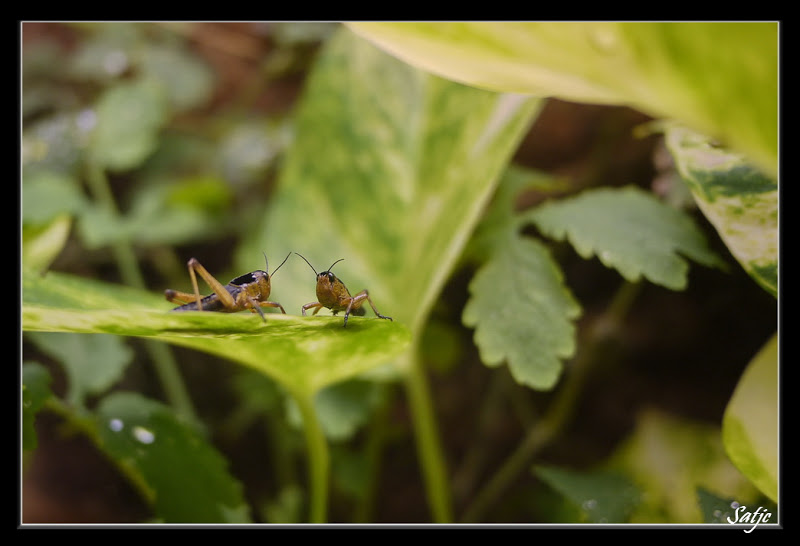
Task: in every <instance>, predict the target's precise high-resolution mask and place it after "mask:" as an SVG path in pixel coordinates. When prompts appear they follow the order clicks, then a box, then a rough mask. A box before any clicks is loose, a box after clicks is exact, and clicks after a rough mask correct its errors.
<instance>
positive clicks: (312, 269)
mask: <svg viewBox="0 0 800 546" xmlns="http://www.w3.org/2000/svg"><path fill="white" fill-rule="evenodd" d="M295 254H297V255H298V256H300V257H301V258H303V260H304V261H305V262H306V263H307V264H308V267H310V268H311V271H313V272H314V275H317V270H316V269H314V266H313V265H311V262H309V261H308V260H306V258H305V256H303V255H302V254H298V253H297V252H295Z"/></svg>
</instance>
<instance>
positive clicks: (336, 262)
mask: <svg viewBox="0 0 800 546" xmlns="http://www.w3.org/2000/svg"><path fill="white" fill-rule="evenodd" d="M343 260H344V258H339V259H338V260H336V261H335V262H333V263H332V264H331V266H330V267H329V268H328V271H330V270H331V269H333V266H334V265H336V264H338V263H339V262H341V261H343Z"/></svg>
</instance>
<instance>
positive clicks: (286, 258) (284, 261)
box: [264, 252, 305, 277]
mask: <svg viewBox="0 0 800 546" xmlns="http://www.w3.org/2000/svg"><path fill="white" fill-rule="evenodd" d="M291 255H292V253H291V252H290V253H289V254H287V255H286V257H285V258H284V259H283V261H282V262H281V265H279V266H278V267H276V268H275V271H273V272H272V275H274V274H275V273H276V272H277V271H278V270H279V269H280V268H281V266H282V265H283V264H285V263H286V260H288V259H289V256H291ZM264 259H265V260H266V259H267V255H266V254H264ZM303 259H304V260H305V258H303ZM267 272H269V262H267ZM272 275H270V277H271V276H272Z"/></svg>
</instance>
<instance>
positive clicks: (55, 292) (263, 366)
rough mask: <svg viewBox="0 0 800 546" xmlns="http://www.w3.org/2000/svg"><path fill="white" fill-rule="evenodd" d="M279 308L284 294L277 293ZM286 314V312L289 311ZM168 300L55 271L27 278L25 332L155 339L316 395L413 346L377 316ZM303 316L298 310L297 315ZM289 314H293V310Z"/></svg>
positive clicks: (405, 331) (25, 274)
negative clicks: (209, 309) (187, 307)
mask: <svg viewBox="0 0 800 546" xmlns="http://www.w3.org/2000/svg"><path fill="white" fill-rule="evenodd" d="M272 299H273V301H275V300H277V301H280V292H279V291H278V290H277V289H274V291H273V298H272ZM284 307H285V306H284ZM171 308H172V305H171V304H169V303H168V302H167V301H166V300H164V297H163V295H159V294H153V293H148V292H142V291H140V290H134V289H130V288H126V287H124V286H120V285H113V284H105V283H101V282H97V281H91V280H87V279H81V278H78V277H73V276H70V275H63V274H58V273H55V272H49V273H47V275H45V276H39V275H35V274H32V273H30V272H27V271H25V272H23V276H22V329H23V330H25V331H42V332H76V333H108V334H115V335H124V336H139V337H152V338H158V339H160V340H163V341H166V342H169V343H174V344H177V345H182V346H186V347H191V348H193V349H197V350H201V351H206V352H209V353H213V354H216V355H219V356H221V357H223V358H227V359H230V360H233V361H235V362H239V363H241V364H244V365H246V366H250V367H252V368H255V369H256V370H259V371H261V372H262V373H266V374H267V375H269V376H271V377H272V378H273V379H275V380H276V381H278V382H279V383H281V384H282V385H283V386H284V387H285V388H286V389H288V390H289V391H290V392H293V393H296V394H300V395H302V396H310V395H312V394H313V393H314V392H316V391H317V390H319V389H321V388H323V387H325V386H328V385H331V384H333V383H336V382H338V381H342V380H344V379H348V378H351V377H354V376H356V375H358V374H360V373H362V372H364V371H366V370H369V369H372V368H375V367H377V366H380V365H381V364H383V363H385V362H386V361H388V360H390V359H392V358H393V357H395V356H397V355H398V354H399V353H400V352H402V351H403V350H404V349H405V348H406V346H407V345H408V343H409V339H410V335H409V332H408V329H407V328H406V327H405V326H403V325H402V324H401V323H399V322H397V321H395V322H390V321H387V320H376V319H374V318H371V317H351V318H350V321H349V322H348V324H347V328H343V327H342V317H341V316H339V317H300V316H297V315H289V314H287V315H281V314H280V313H270V312H267V315H266V317H267V321H266V322H263V321H262V320H261V319H260V317H259V316H258V315H256V314H252V313H249V312H244V313H240V314H224V313H201V312H184V313H169V312H167V311H168V310H169V309H171ZM298 311H299V309H298ZM289 312H290V313H291V308H290V309H289Z"/></svg>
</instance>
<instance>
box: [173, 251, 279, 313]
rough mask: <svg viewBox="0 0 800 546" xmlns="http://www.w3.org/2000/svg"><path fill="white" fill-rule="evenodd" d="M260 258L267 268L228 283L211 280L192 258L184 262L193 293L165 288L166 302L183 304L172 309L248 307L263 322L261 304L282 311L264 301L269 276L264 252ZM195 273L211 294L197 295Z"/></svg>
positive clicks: (232, 309) (221, 310)
mask: <svg viewBox="0 0 800 546" xmlns="http://www.w3.org/2000/svg"><path fill="white" fill-rule="evenodd" d="M291 255H292V253H291V252H290V253H289V254H287V255H286V258H284V260H283V262H281V265H279V266H278V267H276V268H275V271H273V272H272V275H274V274H275V273H276V272H277V271H278V269H280V268H281V266H282V265H283V264H285V263H286V260H288V259H289V256H291ZM264 261H265V262H266V267H267V271H262V270H260V269H257V270H255V271H251V272H250V273H245V274H244V275H240V276H238V277H236V278H235V279H233V280H232V281H230V282H229V283H228V284H226V285H223V284H222V283H221V282H219V281H218V280H217V279H215V278H214V277H213V276H212V275H211V273H209V272H208V270H206V268H205V267H203V266H202V265H201V264H200V262H198V261H197V260H196V259H195V258H191V259H190V260H189V261H188V262H187V264H186V265H187V266H188V267H189V277H191V279H192V288H194V294H189V293H187V292H179V291H177V290H170V289H168V290H165V291H164V296H165V297H166V298H167V300H168V301H171V302H173V303H176V302H178V303H183V305H180V306H178V307H176V308H174V309H173V311H195V310H196V311H216V312H219V313H236V312H237V311H243V310H245V309H250V311H251V312H253V313H258V314H259V315H261V319H262V320H263V321H264V322H266V320H267V319H266V318H265V317H264V312H263V311H262V310H261V308H262V307H277V308H279V309H280V310H281V313H283V314H284V315H285V314H286V311H285V310H284V309H283V306H282V305H281V304H280V303H277V302H274V301H267V298H269V293H270V291H271V289H272V283H271V278H272V277H271V275H270V274H269V273H268V271H269V260H267V255H266V254H265V255H264ZM195 273H197V274H199V275H200V276H201V277H202V278H203V280H204V281H206V283H207V284H208V286H210V287H211V289H212V290H213V291H214V293H213V294H209V295H208V296H203V297H201V296H200V290H199V289H198V287H197V275H196V274H195Z"/></svg>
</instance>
